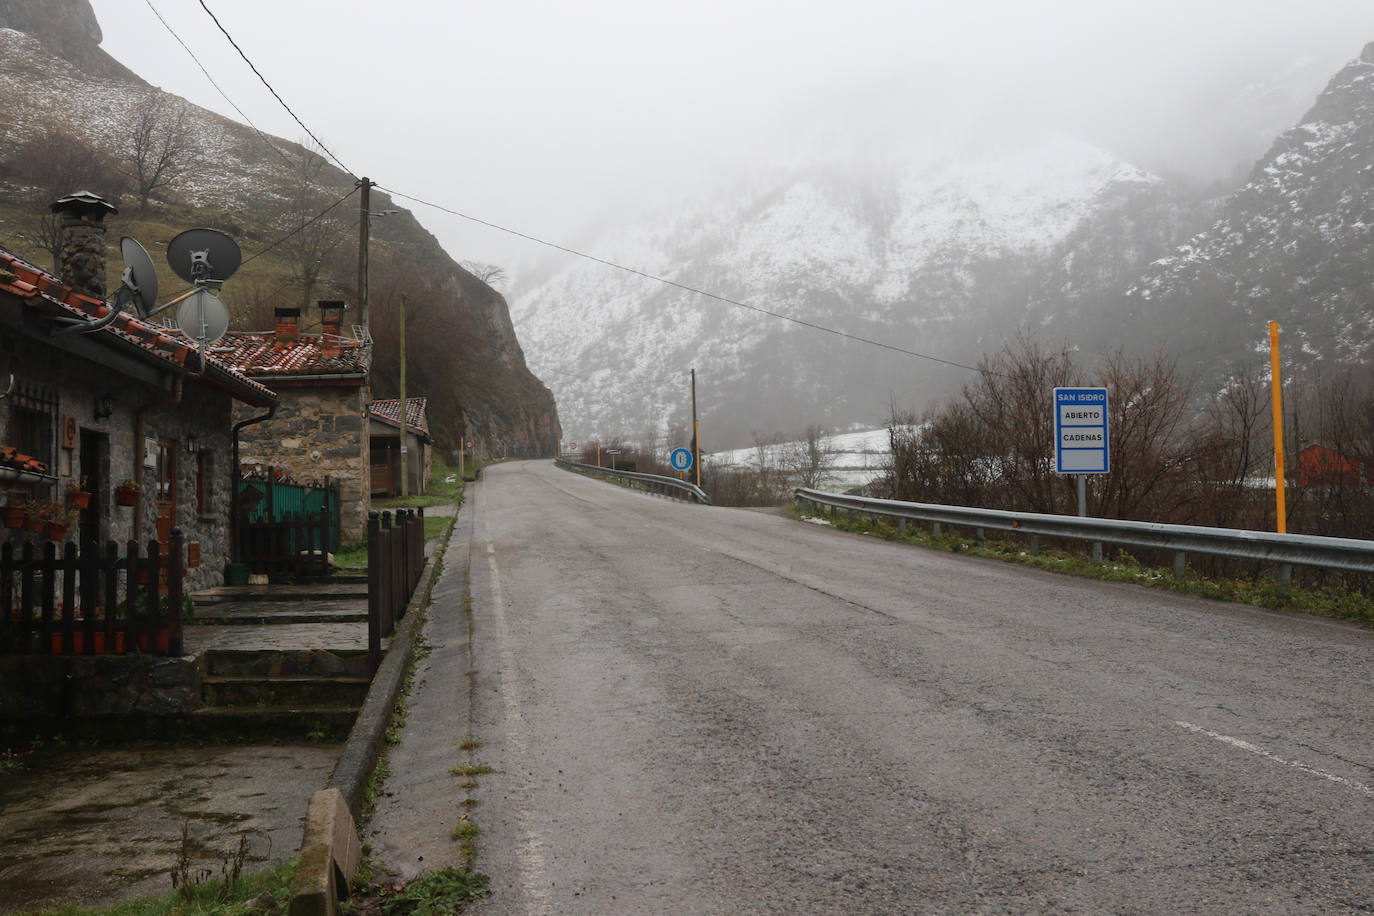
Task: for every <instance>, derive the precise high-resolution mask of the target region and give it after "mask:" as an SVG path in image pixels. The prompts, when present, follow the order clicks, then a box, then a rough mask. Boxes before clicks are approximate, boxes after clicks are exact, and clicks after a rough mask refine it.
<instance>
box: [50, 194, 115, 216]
mask: <svg viewBox="0 0 1374 916" xmlns="http://www.w3.org/2000/svg"><path fill="white" fill-rule="evenodd" d="M50 209H51V210H52V212H54V213H62V214H65V215H67V216H70V217H72V218H73V219H90V220H94V221H95V222H97V223H98V222H100V221H101V220H103V219H104V218H105V215H106V214H107V213H118V212H119V211H118V210H117V209H115V208H114V207H113V206H112V205H111V204H110V202H109V201H107V200H106V199H105V198H103V197H101V196H100V195H99V194H95V193H93V192H91V191H77V192H76V193H75V194H68V195H67V196H66V197H61V198H58V199H57V200H55V201H53V204H52V206H51V208H50Z"/></svg>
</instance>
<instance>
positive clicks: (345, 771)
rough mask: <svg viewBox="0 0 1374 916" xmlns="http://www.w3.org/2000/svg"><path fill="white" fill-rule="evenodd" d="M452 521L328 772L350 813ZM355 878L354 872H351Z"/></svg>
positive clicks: (378, 745) (358, 802)
mask: <svg viewBox="0 0 1374 916" xmlns="http://www.w3.org/2000/svg"><path fill="white" fill-rule="evenodd" d="M454 518H455V519H456V518H457V516H456V515H455V516H454ZM453 527H454V526H453V525H452V524H450V525H449V527H448V530H447V531H446V532H445V533H444V535H443V537H442V538H441V542H440V543H439V545H437V547H436V549H435V551H434V555H433V556H432V557H431V558H430V560H429V562H428V563H426V564H425V571H424V573H423V574H421V576H420V583H419V585H417V586H416V587H415V594H414V596H413V597H412V598H411V599H410V603H409V604H408V605H406V613H405V616H404V617H402V618H401V623H400V625H399V626H397V627H396V632H395V634H394V635H393V636H392V637H391V648H390V649H389V650H388V651H387V653H386V657H385V658H383V659H382V664H381V666H380V667H378V668H377V673H376V674H375V675H374V676H373V678H372V686H371V687H370V688H369V689H368V691H367V697H366V698H365V699H364V700H363V706H362V709H360V710H358V718H357V719H356V720H355V721H354V723H353V730H352V731H351V732H350V733H349V735H348V742H347V743H346V744H345V745H344V749H343V753H342V754H340V755H339V762H338V763H337V764H335V765H334V772H333V773H332V774H331V775H330V777H329V782H328V786H329V787H330V788H335V789H338V790H339V792H341V793H342V794H343V798H344V802H345V803H347V805H348V810H349V812H350V813H351V814H352V815H353V818H354V820H357V818H358V816H359V813H360V812H361V811H362V803H363V791H364V789H365V788H366V786H367V779H368V776H370V775H371V773H372V768H373V767H374V766H376V765H377V758H379V757H380V756H381V753H382V742H383V741H385V740H386V730H387V727H388V726H389V725H390V724H391V713H392V711H393V710H394V709H395V708H396V699H397V696H398V695H399V694H400V691H401V681H402V680H404V678H405V669H406V665H407V663H408V662H409V660H410V650H411V648H412V646H413V645H414V643H415V632H416V629H417V628H418V626H419V621H420V618H421V617H422V616H423V615H422V614H421V613H420V612H421V611H422V610H424V608H425V607H426V606H427V605H428V604H429V595H430V591H431V590H432V589H433V588H434V582H435V578H436V571H437V570H438V568H439V559H440V558H441V557H442V556H443V555H444V550H445V549H446V548H447V546H448V541H449V538H450V537H452V535H453ZM350 877H351V876H350Z"/></svg>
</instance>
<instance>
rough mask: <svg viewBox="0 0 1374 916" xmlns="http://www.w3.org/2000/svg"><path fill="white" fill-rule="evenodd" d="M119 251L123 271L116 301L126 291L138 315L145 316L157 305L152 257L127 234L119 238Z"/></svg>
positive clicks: (155, 276)
mask: <svg viewBox="0 0 1374 916" xmlns="http://www.w3.org/2000/svg"><path fill="white" fill-rule="evenodd" d="M119 253H120V255H122V256H123V258H124V273H123V274H122V275H121V279H122V281H123V283H122V285H121V287H120V290H119V294H118V295H117V297H116V302H118V301H119V299H122V298H124V295H125V294H126V293H127V294H128V296H129V300H128V301H130V302H132V303H133V305H134V308H136V309H138V317H140V318H147V317H148V313H149V312H151V311H152V310H153V309H154V308H155V307H156V306H157V272H156V271H155V270H153V259H152V258H150V257H148V251H147V249H145V248H144V247H143V246H142V245H140V244H139V243H138V242H137V241H135V240H134V239H131V238H129V237H128V236H127V235H126V236H124V237H123V238H122V239H120V240H119ZM121 304H122V303H121Z"/></svg>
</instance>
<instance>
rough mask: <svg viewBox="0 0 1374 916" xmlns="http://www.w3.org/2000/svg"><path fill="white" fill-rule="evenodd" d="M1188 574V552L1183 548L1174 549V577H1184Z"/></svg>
mask: <svg viewBox="0 0 1374 916" xmlns="http://www.w3.org/2000/svg"><path fill="white" fill-rule="evenodd" d="M1186 575H1188V554H1186V553H1184V552H1183V551H1181V550H1175V551H1174V578H1175V579H1182V578H1183V577H1184V576H1186Z"/></svg>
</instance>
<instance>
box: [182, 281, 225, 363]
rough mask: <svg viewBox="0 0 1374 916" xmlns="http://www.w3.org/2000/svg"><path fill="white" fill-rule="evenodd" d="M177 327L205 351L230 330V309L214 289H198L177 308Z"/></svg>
mask: <svg viewBox="0 0 1374 916" xmlns="http://www.w3.org/2000/svg"><path fill="white" fill-rule="evenodd" d="M177 327H179V328H181V333H183V334H185V335H186V336H187V337H189V338H191V339H192V340H194V341H196V342H197V343H198V344H200V347H201V350H202V351H204V348H205V347H207V346H209V345H210V344H212V343H214V342H215V341H217V340H219V339H220V338H221V337H223V336H224V335H225V332H227V331H228V330H229V309H228V308H226V307H225V305H224V303H223V302H222V301H221V300H220V298H219V296H217V295H215V292H214V290H211V289H198V290H196V291H195V292H194V293H192V294H191V298H189V299H187V300H186V301H185V302H183V303H181V305H180V306H179V307H178V308H177Z"/></svg>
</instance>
